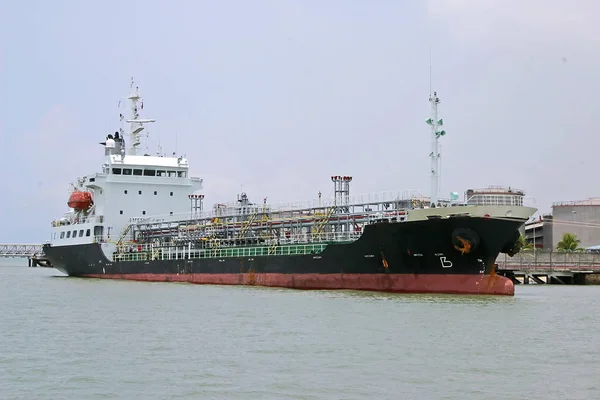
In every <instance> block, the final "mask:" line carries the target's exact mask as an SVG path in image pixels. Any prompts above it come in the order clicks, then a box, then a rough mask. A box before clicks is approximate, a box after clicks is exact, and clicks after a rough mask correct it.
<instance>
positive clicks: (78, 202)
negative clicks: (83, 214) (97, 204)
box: [67, 190, 94, 210]
mask: <svg viewBox="0 0 600 400" xmlns="http://www.w3.org/2000/svg"><path fill="white" fill-rule="evenodd" d="M93 202H94V201H93V200H92V194H91V193H90V192H82V191H79V190H74V191H73V193H71V196H70V197H69V201H68V202H67V205H68V206H69V207H70V208H74V209H75V210H87V209H88V208H90V206H91V205H92V203H93Z"/></svg>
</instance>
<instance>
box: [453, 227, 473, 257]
mask: <svg viewBox="0 0 600 400" xmlns="http://www.w3.org/2000/svg"><path fill="white" fill-rule="evenodd" d="M452 245H453V246H454V248H455V249H456V251H458V252H460V253H461V254H469V253H471V252H473V251H475V250H477V248H478V247H479V235H478V234H477V232H475V231H474V230H472V229H469V228H457V229H455V230H454V232H452Z"/></svg>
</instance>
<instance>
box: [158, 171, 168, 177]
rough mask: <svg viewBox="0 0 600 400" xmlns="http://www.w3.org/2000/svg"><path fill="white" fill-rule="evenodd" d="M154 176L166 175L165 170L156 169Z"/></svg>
mask: <svg viewBox="0 0 600 400" xmlns="http://www.w3.org/2000/svg"><path fill="white" fill-rule="evenodd" d="M156 176H167V171H156Z"/></svg>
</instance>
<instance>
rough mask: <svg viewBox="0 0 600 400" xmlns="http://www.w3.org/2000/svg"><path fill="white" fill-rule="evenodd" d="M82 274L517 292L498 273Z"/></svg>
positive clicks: (297, 286) (201, 281) (395, 290)
mask: <svg viewBox="0 0 600 400" xmlns="http://www.w3.org/2000/svg"><path fill="white" fill-rule="evenodd" d="M82 277H85V278H100V279H119V280H134V281H147V282H182V283H195V284H205V285H247V286H264V287H276V288H288V289H300V290H360V291H372V292H388V293H440V294H465V295H466V294H483V295H506V296H512V295H514V284H513V282H512V281H511V280H510V279H508V278H505V277H503V276H500V275H496V274H493V275H483V274H482V275H456V274H447V275H444V274H439V275H438V274H423V275H419V274H414V275H407V274H274V273H264V274H252V273H238V274H110V275H106V274H88V275H82Z"/></svg>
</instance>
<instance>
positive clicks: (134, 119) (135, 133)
mask: <svg viewBox="0 0 600 400" xmlns="http://www.w3.org/2000/svg"><path fill="white" fill-rule="evenodd" d="M127 99H128V100H130V107H131V110H130V111H131V118H130V119H127V120H126V122H128V123H129V124H130V128H129V129H130V130H129V143H130V145H129V146H130V147H129V148H128V149H127V154H130V155H133V156H134V155H136V150H137V146H139V145H140V133H141V132H142V131H143V130H144V124H147V123H150V122H156V120H154V119H140V113H139V109H138V102H139V101H140V99H141V97H140V94H139V88H138V87H137V86H135V85H134V82H133V78H131V94H130V95H129V97H128V98H127ZM140 107H141V109H143V108H144V103H143V102H142V103H141V105H140Z"/></svg>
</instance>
